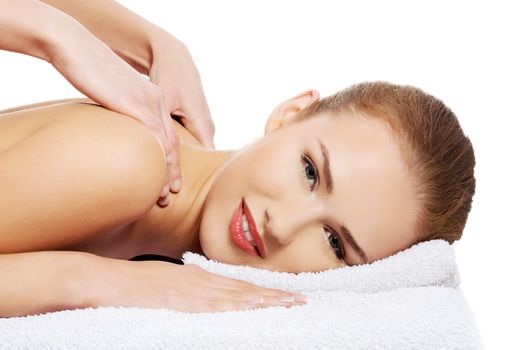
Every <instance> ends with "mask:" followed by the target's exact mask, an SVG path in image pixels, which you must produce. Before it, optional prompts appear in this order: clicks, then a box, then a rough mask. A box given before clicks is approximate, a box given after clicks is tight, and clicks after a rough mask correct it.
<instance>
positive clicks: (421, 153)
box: [200, 82, 475, 272]
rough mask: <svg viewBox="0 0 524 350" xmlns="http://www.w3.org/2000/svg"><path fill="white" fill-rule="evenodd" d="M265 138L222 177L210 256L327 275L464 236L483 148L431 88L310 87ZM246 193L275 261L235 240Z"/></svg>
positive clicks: (205, 244) (206, 239) (205, 225)
mask: <svg viewBox="0 0 524 350" xmlns="http://www.w3.org/2000/svg"><path fill="white" fill-rule="evenodd" d="M265 134H266V135H265V137H263V138H261V139H259V140H257V141H255V142H253V143H251V144H249V145H248V146H246V147H245V148H243V149H242V150H240V151H239V152H237V153H236V154H235V155H234V156H233V157H232V158H231V159H229V160H228V161H227V162H226V164H225V165H224V166H223V167H222V169H221V171H220V173H219V174H218V175H217V177H216V179H215V180H214V182H213V185H212V187H211V189H210V191H209V194H208V196H207V198H206V203H205V205H204V209H203V213H202V220H201V226H200V243H201V246H202V250H203V252H204V253H205V254H206V256H207V257H208V258H210V259H215V260H219V261H223V262H226V263H231V264H245V265H250V266H255V267H260V268H266V269H270V270H276V271H287V272H301V271H321V270H325V269H327V268H332V267H338V266H344V265H346V264H350V265H352V264H360V263H363V262H365V261H369V262H370V261H375V260H378V259H381V258H384V257H386V256H389V255H391V254H393V253H396V252H398V251H400V250H403V249H405V248H408V247H409V246H411V245H412V244H414V243H416V242H420V241H424V240H428V239H433V238H442V239H446V240H448V241H449V242H452V241H454V240H456V239H458V238H459V237H460V235H461V233H462V230H463V228H464V224H465V221H466V218H467V215H468V212H469V210H470V207H471V199H472V196H473V194H474V188H475V179H474V177H473V167H474V164H475V161H474V156H473V150H472V147H471V143H470V142H469V140H468V139H467V138H466V137H465V136H464V134H463V132H462V130H461V129H460V126H459V124H458V121H457V120H456V117H455V116H454V115H453V113H452V112H451V111H450V110H449V109H447V108H446V107H445V106H444V105H443V104H442V102H441V101H439V100H437V99H435V98H434V97H432V96H429V95H427V94H425V93H424V92H422V91H421V90H419V89H416V88H413V87H408V86H397V85H393V84H389V83H382V82H378V83H363V84H358V85H354V86H352V87H350V88H348V89H346V90H343V91H340V92H338V93H337V94H334V95H332V96H329V97H326V98H322V99H319V96H318V92H316V91H314V90H312V91H307V92H305V93H303V94H300V95H298V96H296V97H294V98H292V99H290V100H287V101H284V102H283V103H281V104H280V105H279V106H278V107H277V108H276V109H275V111H274V112H273V113H272V114H271V116H270V117H269V119H268V121H267V123H266V131H265ZM327 158H329V164H330V170H331V171H330V172H331V176H330V177H331V181H330V182H331V185H330V186H328V181H327V177H326V175H327V173H326V170H327V168H328V167H327V163H328V162H327ZM242 199H244V201H245V203H246V204H247V206H248V207H249V210H250V212H251V213H252V215H253V218H254V221H255V223H256V227H257V230H258V232H259V233H260V236H261V238H262V240H263V242H264V248H265V252H266V256H265V259H261V258H258V257H253V256H251V255H248V254H247V253H246V252H245V251H244V250H242V249H240V248H239V247H238V246H237V245H236V244H235V243H234V242H233V240H232V239H231V236H230V233H229V226H230V223H231V218H232V215H233V212H234V211H235V209H236V208H237V207H238V205H239V204H240V202H241V201H242ZM342 225H343V226H345V227H346V228H347V229H348V231H349V232H350V234H351V238H350V239H349V240H348V241H346V240H345V238H343V236H344V231H345V230H344V229H343V228H342ZM355 243H356V245H358V246H359V247H360V248H361V250H360V249H358V248H356V247H355ZM359 250H360V251H359ZM342 252H344V253H345V254H344V255H345V256H344V257H343V258H342ZM359 253H360V254H359ZM361 254H362V255H365V258H366V260H363V258H362V257H360V256H359V255H361ZM340 258H342V259H340Z"/></svg>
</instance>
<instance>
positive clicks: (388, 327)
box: [0, 240, 482, 350]
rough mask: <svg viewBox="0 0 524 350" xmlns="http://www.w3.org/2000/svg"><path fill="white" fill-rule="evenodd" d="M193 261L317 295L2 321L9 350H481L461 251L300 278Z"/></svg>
mask: <svg viewBox="0 0 524 350" xmlns="http://www.w3.org/2000/svg"><path fill="white" fill-rule="evenodd" d="M183 261H184V264H196V265H199V266H200V267H202V268H204V269H206V270H207V271H209V272H213V273H216V274H220V275H223V276H228V277H232V278H237V279H242V280H245V281H248V282H250V283H253V284H257V285H261V286H267V287H272V288H279V289H284V290H289V291H295V292H300V293H303V294H306V295H308V303H307V304H305V305H303V306H294V307H291V308H285V307H281V306H279V307H269V308H260V309H254V310H243V311H227V312H215V313H187V312H178V311H174V310H166V309H144V308H120V307H118V308H115V307H106V308H96V309H93V308H87V309H79V310H66V311H59V312H53V313H47V314H43V315H38V316H28V317H14V318H9V319H0V349H4V348H5V349H13V348H16V349H17V348H43V349H71V348H74V349H188V348H190V349H235V350H236V349H480V348H482V345H481V340H480V336H479V334H478V328H477V326H476V323H475V320H474V319H473V317H472V313H471V310H470V308H469V306H468V304H467V302H466V300H465V299H464V297H463V295H462V292H461V291H460V289H459V287H458V285H459V281H460V279H459V276H458V269H457V266H456V264H455V258H454V254H453V249H452V247H451V246H450V245H449V244H448V243H447V242H445V241H441V240H434V241H430V242H424V243H420V244H417V245H415V246H413V247H411V248H409V249H407V250H405V251H402V252H400V253H397V254H395V255H393V256H391V257H388V258H385V259H382V260H380V261H376V262H374V263H371V264H368V265H358V266H352V267H342V268H336V269H330V270H326V271H322V272H303V273H299V274H291V273H284V272H274V271H268V270H262V269H258V268H254V267H249V266H239V265H229V264H224V263H220V262H216V261H214V260H208V259H207V258H206V257H204V256H201V255H198V254H195V253H191V252H186V253H185V254H184V255H183Z"/></svg>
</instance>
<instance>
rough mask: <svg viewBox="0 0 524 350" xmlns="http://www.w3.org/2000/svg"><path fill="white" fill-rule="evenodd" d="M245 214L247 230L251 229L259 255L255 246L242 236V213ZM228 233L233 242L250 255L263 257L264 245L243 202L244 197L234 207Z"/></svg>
mask: <svg viewBox="0 0 524 350" xmlns="http://www.w3.org/2000/svg"><path fill="white" fill-rule="evenodd" d="M243 213H244V214H245V215H246V219H247V222H248V225H249V230H250V231H251V234H252V235H253V238H254V239H255V242H256V243H257V247H258V249H259V251H260V255H259V254H258V252H257V250H256V249H255V247H253V246H252V245H251V244H250V243H249V242H248V241H247V240H246V239H245V237H244V230H243V229H242V214H243ZM229 234H230V235H231V238H232V239H233V242H235V244H236V245H237V246H238V247H239V248H241V249H242V250H244V251H245V252H247V253H248V254H250V255H253V256H257V257H258V256H261V257H262V258H264V256H265V250H264V245H263V242H262V239H261V238H260V235H259V233H258V231H257V228H256V225H255V224H254V220H253V217H252V215H251V212H250V211H249V208H248V207H247V205H246V204H245V202H244V199H243V198H242V201H241V202H240V205H239V206H238V207H237V208H236V209H235V211H234V213H233V216H232V217H231V221H230V223H229Z"/></svg>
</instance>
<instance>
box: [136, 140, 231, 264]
mask: <svg viewBox="0 0 524 350" xmlns="http://www.w3.org/2000/svg"><path fill="white" fill-rule="evenodd" d="M236 152H237V151H236V150H226V151H216V150H209V149H205V148H202V147H198V146H193V145H190V144H187V143H184V142H183V141H182V140H181V142H180V153H179V154H180V166H181V170H182V188H181V190H180V192H178V193H177V194H173V193H172V194H171V199H170V203H169V205H168V206H166V207H164V208H160V207H159V206H158V205H155V206H154V207H153V208H152V209H151V210H150V211H149V212H148V213H147V214H146V215H145V216H144V217H143V218H141V219H140V220H138V221H137V222H135V223H134V224H133V226H134V228H133V231H135V232H136V234H137V235H139V236H141V239H140V242H141V243H140V250H142V251H144V253H155V254H161V255H167V256H171V257H175V258H179V259H180V258H181V257H182V254H183V253H184V252H186V251H191V252H194V253H198V254H201V255H204V254H203V252H202V249H201V245H200V239H199V232H200V221H201V218H202V209H203V207H204V203H205V200H206V197H207V195H208V192H209V190H210V188H211V185H212V184H213V181H214V180H215V178H216V177H217V175H219V173H220V172H221V169H222V168H223V166H224V165H225V163H226V162H227V161H228V160H229V159H230V158H231V157H232V156H233V155H234V154H235V153H236Z"/></svg>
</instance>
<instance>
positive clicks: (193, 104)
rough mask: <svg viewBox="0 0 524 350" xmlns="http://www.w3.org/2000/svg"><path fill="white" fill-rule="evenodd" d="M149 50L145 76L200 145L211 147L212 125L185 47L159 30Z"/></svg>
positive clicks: (194, 68) (213, 129)
mask: <svg viewBox="0 0 524 350" xmlns="http://www.w3.org/2000/svg"><path fill="white" fill-rule="evenodd" d="M152 50H153V58H152V63H151V68H150V70H149V78H150V79H151V81H152V82H153V83H155V84H156V85H158V86H160V87H161V88H162V91H163V93H164V96H165V98H166V104H167V108H168V111H169V113H170V114H171V115H176V116H179V117H180V118H181V122H182V123H183V124H184V127H185V128H186V129H188V130H189V131H190V132H191V133H192V134H193V135H194V136H195V137H196V138H197V139H198V140H199V141H200V142H201V143H202V144H203V145H204V147H208V148H214V147H215V146H214V142H213V136H214V133H215V125H214V123H213V120H212V119H211V115H210V113H209V106H208V104H207V100H206V97H205V95H204V90H203V88H202V81H201V79H200V75H199V73H198V70H197V68H196V66H195V63H194V62H193V59H192V58H191V54H190V53H189V50H188V49H187V47H186V46H185V45H184V44H183V43H182V42H181V41H179V40H178V39H176V38H175V37H174V36H172V35H171V34H169V33H168V32H165V31H163V30H159V31H158V34H157V35H156V36H155V39H154V40H153V43H152Z"/></svg>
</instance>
